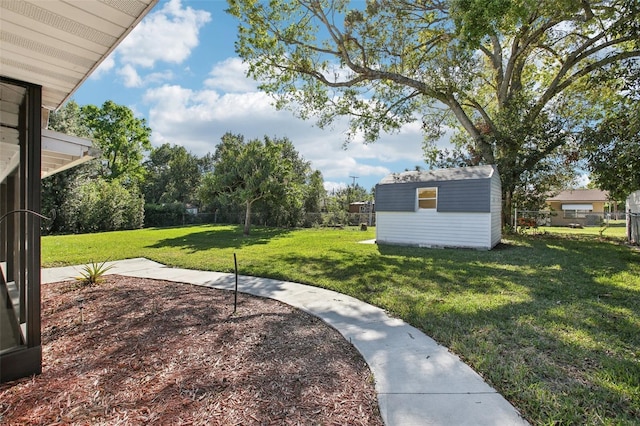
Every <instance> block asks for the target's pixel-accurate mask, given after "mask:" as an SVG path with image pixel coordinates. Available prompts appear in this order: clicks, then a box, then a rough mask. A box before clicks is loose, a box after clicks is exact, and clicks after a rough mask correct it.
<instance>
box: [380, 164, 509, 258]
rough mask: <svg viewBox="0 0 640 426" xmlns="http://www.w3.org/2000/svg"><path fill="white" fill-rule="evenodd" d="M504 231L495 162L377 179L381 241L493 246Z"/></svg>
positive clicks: (434, 245) (455, 245)
mask: <svg viewBox="0 0 640 426" xmlns="http://www.w3.org/2000/svg"><path fill="white" fill-rule="evenodd" d="M501 237H502V186H501V182H500V176H499V174H498V170H497V168H496V167H495V166H475V167H461V168H452V169H439V170H429V171H409V172H403V173H393V174H390V175H388V176H386V177H385V178H384V179H382V180H381V181H380V183H379V184H378V185H376V242H377V243H378V244H401V245H410V246H418V247H465V248H477V249H487V250H488V249H491V248H493V247H495V245H496V244H498V243H499V242H500V239H501Z"/></svg>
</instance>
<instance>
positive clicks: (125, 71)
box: [116, 64, 142, 87]
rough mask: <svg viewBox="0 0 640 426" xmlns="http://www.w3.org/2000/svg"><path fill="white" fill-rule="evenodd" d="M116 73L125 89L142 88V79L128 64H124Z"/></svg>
mask: <svg viewBox="0 0 640 426" xmlns="http://www.w3.org/2000/svg"><path fill="white" fill-rule="evenodd" d="M116 72H117V73H118V75H120V76H121V77H122V78H123V84H124V86H125V87H140V86H142V79H141V78H140V76H139V75H138V72H137V71H136V69H135V68H134V67H132V66H131V65H130V64H126V65H125V66H123V67H122V68H120V69H119V70H118V71H116Z"/></svg>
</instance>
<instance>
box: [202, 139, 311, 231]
mask: <svg viewBox="0 0 640 426" xmlns="http://www.w3.org/2000/svg"><path fill="white" fill-rule="evenodd" d="M213 160H214V169H213V172H210V173H207V174H206V175H204V176H203V178H202V184H201V186H200V190H199V193H200V198H201V199H202V201H203V202H204V203H211V202H213V201H214V200H216V199H218V198H219V199H223V200H225V204H229V203H235V204H237V205H242V206H244V208H245V221H244V234H245V235H249V233H250V229H251V212H252V208H253V206H254V204H255V203H257V202H260V203H262V204H264V205H267V206H272V207H274V208H278V209H277V211H279V212H283V211H284V214H290V212H294V213H295V212H300V211H301V209H302V206H303V203H304V194H305V192H304V190H303V185H304V183H305V181H306V176H307V174H308V173H309V170H310V168H309V163H308V162H306V161H304V160H303V159H301V158H300V156H299V154H298V152H297V151H296V150H295V149H294V147H293V144H292V143H291V141H289V140H288V139H286V138H283V139H277V138H269V137H266V136H265V137H264V140H262V141H261V140H259V139H253V140H250V141H248V142H245V140H244V137H243V136H242V135H234V134H231V133H226V134H225V135H224V136H222V141H221V142H220V143H219V144H218V145H217V147H216V151H215V153H214V154H213ZM290 204H293V208H292V209H288V210H283V209H282V206H288V205H290ZM269 210H270V211H273V209H269ZM272 214H274V213H273V212H272ZM295 214H298V213H295Z"/></svg>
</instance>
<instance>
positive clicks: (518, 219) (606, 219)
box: [512, 210, 640, 245]
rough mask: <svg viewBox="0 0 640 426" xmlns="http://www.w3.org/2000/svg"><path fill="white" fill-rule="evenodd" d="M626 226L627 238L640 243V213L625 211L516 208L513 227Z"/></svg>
mask: <svg viewBox="0 0 640 426" xmlns="http://www.w3.org/2000/svg"><path fill="white" fill-rule="evenodd" d="M612 224H615V226H626V229H627V239H628V240H629V242H630V243H632V244H636V245H640V213H630V212H629V213H624V212H615V213H608V212H584V213H581V212H575V211H573V212H571V213H567V212H562V211H561V212H557V211H549V210H515V212H514V215H513V224H512V225H513V227H514V229H515V230H516V231H519V230H526V229H536V228H539V227H542V226H565V227H569V228H586V227H604V226H610V225H612Z"/></svg>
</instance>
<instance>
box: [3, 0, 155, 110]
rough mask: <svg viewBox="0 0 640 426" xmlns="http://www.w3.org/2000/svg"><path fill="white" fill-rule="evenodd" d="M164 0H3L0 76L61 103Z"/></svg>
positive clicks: (46, 102) (47, 103)
mask: <svg viewBox="0 0 640 426" xmlns="http://www.w3.org/2000/svg"><path fill="white" fill-rule="evenodd" d="M157 1H158V0H66V1H63V0H46V1H43V0H0V75H2V76H5V77H10V78H13V79H16V80H20V81H26V82H29V83H35V84H39V85H41V86H42V106H43V107H45V108H47V109H51V110H55V109H57V108H58V107H60V106H61V105H62V104H63V103H64V102H65V101H66V100H67V99H68V98H69V97H70V96H71V94H72V93H73V92H74V91H75V90H76V89H77V88H78V87H79V86H80V85H81V84H82V83H83V82H84V80H85V79H86V78H87V77H88V76H89V75H90V74H91V73H92V72H93V71H94V70H95V69H96V68H97V67H98V65H100V63H101V62H102V61H103V60H104V59H105V58H106V57H107V56H108V55H109V54H110V53H111V52H112V51H113V50H114V49H115V48H116V46H117V45H118V44H119V43H120V42H121V41H122V40H123V39H124V38H125V37H126V36H127V34H129V32H131V30H132V29H133V28H134V27H135V26H136V25H137V24H138V22H140V20H141V19H142V18H143V17H144V16H145V15H146V14H147V13H148V12H149V11H150V10H151V9H152V8H153V6H154V5H155V4H156V3H157Z"/></svg>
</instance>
